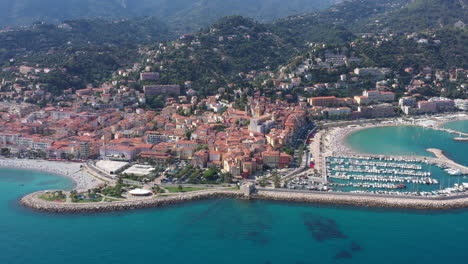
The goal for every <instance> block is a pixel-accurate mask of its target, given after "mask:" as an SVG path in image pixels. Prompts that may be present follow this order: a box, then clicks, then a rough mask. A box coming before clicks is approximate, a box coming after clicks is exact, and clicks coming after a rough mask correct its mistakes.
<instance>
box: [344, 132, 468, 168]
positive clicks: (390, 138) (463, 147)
mask: <svg viewBox="0 0 468 264" xmlns="http://www.w3.org/2000/svg"><path fill="white" fill-rule="evenodd" d="M454 137H456V135H453V134H450V133H446V132H443V131H437V130H433V129H424V128H421V127H416V126H395V127H377V128H369V129H364V130H360V131H357V132H354V133H352V134H350V135H349V136H348V137H347V139H346V144H347V145H348V146H349V147H351V148H352V149H355V150H356V151H358V152H361V153H368V154H387V155H423V156H428V157H432V156H433V155H432V154H431V153H429V152H427V151H426V149H428V148H438V149H441V150H443V151H444V152H445V154H446V155H447V156H448V157H449V158H451V159H453V160H454V161H456V162H458V163H460V164H463V165H468V154H467V151H468V142H460V141H455V140H453V138H454Z"/></svg>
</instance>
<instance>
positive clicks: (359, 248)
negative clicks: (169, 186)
mask: <svg viewBox="0 0 468 264" xmlns="http://www.w3.org/2000/svg"><path fill="white" fill-rule="evenodd" d="M71 186H72V184H71V182H69V181H68V180H67V179H65V178H60V177H58V176H53V175H47V174H43V173H37V172H27V171H17V170H5V169H0V218H1V221H0V249H1V254H0V263H8V264H19V263H21V264H23V263H34V264H43V263H44V264H51V263H53V264H55V263H68V264H83V263H87V264H93V263H99V264H103V263H126V264H127V263H161V262H162V263H184V264H185V263H208V264H209V263H217V264H218V263H228V264H229V263H236V264H238V263H258V264H265V263H272V264H273V263H291V264H297V263H426V264H430V263H437V264H440V263H455V262H457V263H464V262H466V259H467V258H468V250H467V242H468V226H467V224H466V223H467V220H468V211H465V210H463V211H450V212H444V213H441V212H421V211H397V210H383V209H362V208H359V209H358V208H347V207H324V206H314V205H305V204H289V203H277V202H265V201H237V200H229V199H227V200H224V199H223V200H210V201H203V202H193V203H187V204H184V205H178V206H171V207H164V208H158V209H147V210H137V211H130V212H118V213H106V214H90V215H56V214H47V213H39V212H34V211H31V210H29V209H27V208H23V207H20V206H19V205H18V203H17V199H18V198H19V197H21V196H22V195H23V194H26V193H29V192H32V191H36V190H43V189H55V188H70V187H71Z"/></svg>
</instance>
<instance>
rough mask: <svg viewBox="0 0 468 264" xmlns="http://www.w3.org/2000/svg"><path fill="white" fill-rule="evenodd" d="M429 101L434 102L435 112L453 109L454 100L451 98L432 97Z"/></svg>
mask: <svg viewBox="0 0 468 264" xmlns="http://www.w3.org/2000/svg"><path fill="white" fill-rule="evenodd" d="M429 102H434V103H435V105H436V111H437V112H447V111H453V110H455V102H454V101H453V100H452V99H449V98H444V97H432V98H431V99H429Z"/></svg>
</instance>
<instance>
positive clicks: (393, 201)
mask: <svg viewBox="0 0 468 264" xmlns="http://www.w3.org/2000/svg"><path fill="white" fill-rule="evenodd" d="M42 193H43V192H36V193H32V194H29V195H26V196H24V197H23V198H21V200H20V203H21V204H22V205H24V206H26V207H29V208H32V209H34V210H37V211H44V212H50V213H99V212H111V211H124V210H133V209H142V208H155V207H161V206H166V205H173V204H180V203H185V202H190V201H198V200H207V199H219V198H236V199H251V200H270V201H284V202H298V203H313V204H328V205H346V206H356V207H380V208H397V209H419V210H448V209H459V208H468V196H467V195H465V196H452V197H437V198H425V197H395V196H383V195H381V196H378V195H361V194H346V193H313V192H307V193H306V192H289V191H280V190H271V191H268V190H259V191H258V192H256V193H254V194H252V195H250V196H249V197H246V196H244V194H243V193H242V192H240V191H221V190H214V191H200V192H193V193H185V194H180V195H171V196H166V197H157V198H148V199H142V200H133V201H122V202H107V203H81V204H79V203H78V204H74V203H55V202H48V201H44V200H42V199H40V198H39V196H40V195H41V194H42Z"/></svg>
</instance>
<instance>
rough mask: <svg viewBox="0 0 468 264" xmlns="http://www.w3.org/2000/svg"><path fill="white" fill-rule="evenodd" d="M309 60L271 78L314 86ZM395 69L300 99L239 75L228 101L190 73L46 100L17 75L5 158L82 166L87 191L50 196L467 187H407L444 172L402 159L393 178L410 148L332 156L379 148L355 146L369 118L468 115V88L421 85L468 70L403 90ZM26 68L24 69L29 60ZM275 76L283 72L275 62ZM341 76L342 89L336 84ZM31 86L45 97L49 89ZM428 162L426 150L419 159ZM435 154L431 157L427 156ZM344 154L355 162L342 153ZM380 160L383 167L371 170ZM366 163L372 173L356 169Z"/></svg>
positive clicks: (110, 198)
mask: <svg viewBox="0 0 468 264" xmlns="http://www.w3.org/2000/svg"><path fill="white" fill-rule="evenodd" d="M338 57H339V58H338ZM329 60H333V61H335V63H337V62H336V61H337V60H343V62H344V63H345V62H346V61H347V58H346V57H342V56H336V55H335V56H331V57H330V58H329ZM308 65H309V66H310V65H311V64H310V62H309V63H308V62H307V61H306V62H305V63H304V64H300V65H299V66H297V69H296V70H295V72H294V73H290V74H285V73H283V71H284V69H285V68H281V70H280V72H279V73H278V74H279V75H278V78H276V79H273V78H272V79H267V80H265V81H264V82H263V83H264V84H265V85H267V84H268V85H271V83H273V89H274V90H275V91H276V94H278V95H281V94H282V92H283V91H284V90H287V89H291V88H293V87H294V86H298V87H301V86H304V85H303V83H302V81H301V80H302V78H304V79H306V80H307V78H310V77H309V76H308V74H307V69H308ZM318 65H322V64H318ZM325 65H328V64H325ZM338 65H339V64H338ZM322 66H323V65H322ZM322 66H320V67H322ZM313 67H318V66H313ZM328 67H331V66H330V65H328ZM150 70H151V69H149V68H148V66H146V67H144V69H142V71H141V72H140V73H139V74H138V77H139V79H138V80H135V81H136V82H140V83H142V84H145V83H148V82H153V83H157V82H158V79H159V73H157V72H151V71H150ZM35 71H36V70H33V72H35ZM129 71H132V70H126V71H119V73H117V75H122V74H123V75H125V72H129ZM389 71H390V70H389V69H379V68H356V69H355V70H354V71H353V72H350V73H349V74H346V75H344V74H343V75H340V76H339V81H338V82H337V83H335V84H316V85H314V86H313V87H304V88H301V89H304V91H307V90H311V89H312V90H314V89H337V88H336V86H337V85H338V84H339V85H344V86H347V85H350V84H351V82H356V81H358V80H359V79H360V78H369V77H372V78H374V81H375V87H376V88H375V89H374V90H364V91H363V92H362V94H361V95H356V96H354V97H335V96H317V97H308V98H306V97H300V96H299V97H298V98H297V101H294V100H291V99H292V98H288V97H287V96H286V97H285V98H284V99H282V100H281V99H273V98H271V97H267V96H265V95H263V94H262V92H261V91H260V90H259V91H255V90H254V91H250V90H249V89H242V88H240V87H239V88H237V87H236V85H235V84H232V85H231V90H232V91H233V92H234V94H235V98H234V100H233V101H229V100H227V99H224V98H225V97H226V89H225V88H219V89H218V93H217V94H215V95H209V96H206V97H205V98H199V97H198V96H197V92H196V91H195V90H194V89H196V87H193V86H192V84H191V82H190V81H186V82H185V83H184V84H183V85H178V84H174V85H160V84H149V85H142V86H141V87H142V90H138V89H135V88H130V87H129V86H128V84H129V82H130V81H129V80H124V81H122V82H119V81H112V83H104V84H102V85H101V86H100V87H98V88H94V87H88V88H86V89H80V90H76V91H72V90H69V91H65V93H64V94H63V95H62V97H61V98H59V99H58V100H57V99H54V100H50V103H48V104H47V105H45V106H42V107H41V106H39V105H37V104H33V103H27V102H24V101H25V100H22V102H20V101H18V100H15V97H14V96H15V94H18V96H20V94H22V93H21V92H20V91H21V90H22V89H24V87H20V86H18V85H15V87H16V88H17V92H20V93H17V92H3V93H2V96H3V102H2V104H1V109H0V111H1V113H2V114H1V115H0V118H1V119H0V124H1V126H0V145H1V150H2V152H1V154H2V156H3V157H5V158H7V159H4V160H0V165H1V166H2V167H11V168H22V169H34V170H43V171H46V172H51V173H56V174H59V175H64V176H67V177H71V178H72V179H74V180H75V182H76V183H77V187H76V189H77V190H78V191H79V193H75V192H76V191H75V192H72V193H70V194H69V195H68V196H66V197H67V198H66V199H62V198H61V197H62V196H58V197H56V196H55V195H56V194H55V193H52V194H47V195H46V198H45V199H46V200H57V201H62V202H63V201H65V200H67V201H68V200H70V201H74V202H89V203H92V202H101V203H112V202H116V201H124V200H127V199H137V200H138V199H141V198H135V197H141V196H143V197H144V198H143V199H147V196H148V195H150V196H154V197H160V196H161V195H162V196H170V195H174V194H176V195H177V194H178V193H185V192H193V191H195V192H196V191H206V190H207V189H208V190H216V191H227V192H228V193H229V192H230V191H231V192H232V191H233V190H237V189H242V188H244V189H247V190H244V192H246V193H249V194H250V193H251V192H253V190H254V189H255V188H260V189H261V188H275V189H277V190H280V189H283V190H285V191H290V190H291V189H302V190H309V191H319V192H320V191H321V192H324V193H325V192H327V193H328V192H337V191H338V192H342V191H343V190H344V189H346V188H344V189H343V188H339V187H346V186H348V187H360V188H354V189H353V188H351V191H350V190H348V191H345V192H349V193H375V194H387V195H410V196H414V195H423V196H428V195H429V196H432V195H435V196H440V195H443V196H446V195H447V194H451V195H453V194H454V193H456V194H458V195H459V194H460V193H464V191H465V188H466V189H468V186H467V185H468V184H466V183H463V184H462V183H460V184H457V185H456V186H455V187H452V186H444V188H442V187H440V188H439V189H440V191H436V190H435V189H434V190H432V191H429V192H419V191H417V192H416V191H414V190H413V191H412V192H409V191H408V190H405V189H406V185H405V184H403V183H405V182H412V183H416V184H422V185H426V184H434V185H439V181H438V180H437V179H433V178H430V177H418V176H429V174H430V172H424V173H423V172H421V173H418V172H414V170H412V171H413V172H409V171H408V170H405V169H402V170H394V171H392V172H391V174H392V175H393V176H390V177H388V176H389V175H388V172H386V171H384V172H381V170H380V169H381V167H379V166H385V167H388V166H390V167H394V168H405V167H404V166H403V165H402V164H407V165H408V166H419V167H421V165H418V163H414V162H416V160H413V161H412V162H413V163H405V161H404V158H403V157H399V159H400V161H402V162H403V163H392V162H390V163H389V162H387V163H381V164H375V163H374V164H373V167H366V169H364V168H357V167H354V170H353V169H352V168H353V167H352V166H351V169H349V167H348V168H347V167H343V166H342V165H340V166H341V167H339V170H337V169H336V168H334V169H331V168H330V164H329V163H330V161H331V160H330V158H332V159H333V158H334V157H345V159H346V158H350V157H354V158H355V157H358V158H361V159H362V158H364V159H369V156H366V155H359V154H358V153H355V152H353V151H350V149H349V148H347V147H346V146H345V145H344V138H345V136H346V135H348V134H350V133H351V132H352V131H355V130H357V129H360V128H362V127H364V128H365V127H371V126H375V125H374V124H375V123H380V124H379V125H377V126H382V125H384V126H385V125H391V126H396V125H417V126H421V127H430V128H432V129H439V127H440V125H441V124H443V123H445V122H448V121H453V120H464V119H468V116H467V115H466V114H464V111H466V110H467V105H468V100H466V99H455V100H452V99H448V98H441V97H431V98H428V97H424V96H421V95H419V94H413V95H411V90H412V89H415V86H414V85H415V84H416V83H418V82H417V78H418V77H419V76H421V75H423V76H424V78H426V79H428V80H432V78H434V83H436V86H437V80H439V79H440V76H445V75H446V76H448V75H450V76H451V77H450V78H451V80H452V81H458V82H459V81H460V80H465V79H466V78H467V76H466V75H467V71H464V70H460V69H457V70H456V71H454V72H453V73H450V74H449V73H445V75H444V73H441V72H437V73H436V75H434V76H433V75H432V70H431V69H424V71H423V72H421V73H417V74H415V75H414V79H415V80H414V81H412V84H411V85H410V86H408V87H406V89H407V92H405V94H404V96H402V97H400V98H398V97H397V96H396V94H395V93H394V92H392V90H393V89H397V88H398V84H397V83H392V81H391V80H389V79H385V76H386V75H387V74H391V73H390V72H389ZM408 71H411V70H409V69H408ZM21 72H23V73H25V71H24V69H23V71H21ZM26 73H27V72H26ZM264 74H265V73H262V74H259V75H260V76H263V75H264ZM267 75H268V76H274V74H273V73H268V74H267ZM363 76H364V77H363ZM436 76H437V77H436ZM249 78H255V77H254V76H251V77H249ZM347 80H351V82H347ZM419 83H422V82H421V81H420V82H419ZM330 85H333V88H330V87H328V88H327V86H330ZM3 87H8V86H3ZM235 88H237V89H235ZM461 88H463V89H464V86H463V85H462V86H461ZM440 89H443V88H440ZM30 92H31V96H33V97H32V98H34V96H35V93H36V92H40V89H32V90H31V91H30ZM5 96H7V97H5ZM8 96H13V97H8ZM43 96H47V93H45V94H43ZM155 96H160V97H164V98H165V99H164V106H163V107H162V108H160V109H154V110H152V109H148V108H147V107H146V101H147V100H149V99H151V98H154V97H155ZM23 98H25V97H23ZM421 98H422V99H421ZM422 115H425V116H422ZM429 115H435V116H433V117H431V116H429ZM382 122H383V123H382ZM330 131H331V132H330ZM448 132H449V133H455V134H458V135H459V136H460V137H459V138H458V139H459V140H463V139H464V138H465V137H467V136H468V135H467V134H464V133H462V132H457V131H448ZM372 158H373V159H374V158H376V157H372ZM382 158H383V157H380V158H379V159H382ZM41 160H42V161H41ZM390 160H391V159H390ZM343 162H345V163H343ZM419 162H423V160H422V159H421V158H420V159H419ZM424 162H425V163H426V164H428V162H427V159H425V160H424ZM335 163H336V160H335ZM52 164H53V165H52ZM338 164H348V165H349V164H356V163H349V162H347V161H346V160H341V161H340V162H339V163H338ZM358 164H359V160H358ZM431 164H438V165H439V166H440V167H441V168H448V169H449V170H451V172H453V173H454V174H460V175H462V174H467V173H468V169H467V168H466V167H463V166H462V165H459V164H455V165H454V163H453V162H452V163H447V162H441V161H440V160H438V159H437V158H435V159H432V161H431ZM77 165H78V167H77ZM402 166H403V167H402ZM51 167H52V168H54V169H53V170H52V171H51V170H50V168H51ZM327 168H328V169H329V170H330V171H327ZM370 168H373V170H372V171H366V170H370ZM421 169H422V167H421V168H420V170H421ZM346 172H348V174H347V173H346ZM357 172H361V173H362V172H365V173H364V174H361V175H354V174H356V173H357ZM369 172H370V173H371V174H368V173H369ZM378 174H380V175H378ZM402 174H404V177H402V176H401V175H402ZM409 176H411V177H409ZM385 177H387V178H385ZM337 178H338V179H348V180H350V179H359V180H360V182H359V183H353V182H352V181H348V183H341V184H338V183H336V182H334V181H333V180H332V179H337ZM363 182H366V183H363ZM376 182H379V183H378V184H376ZM389 182H393V183H389ZM252 186H253V187H252ZM255 186H256V187H255ZM348 189H349V188H348ZM398 189H402V190H400V191H404V192H399V191H398ZM386 190H391V191H386ZM50 195H52V196H50ZM49 196H50V197H49ZM70 197H74V198H73V199H71V198H70ZM154 197H153V198H154Z"/></svg>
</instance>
